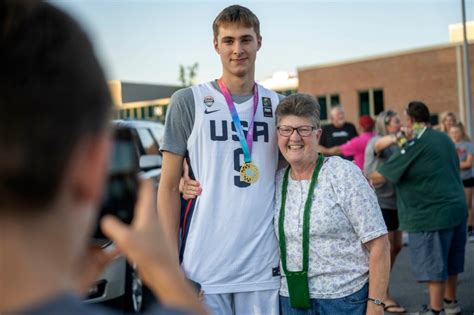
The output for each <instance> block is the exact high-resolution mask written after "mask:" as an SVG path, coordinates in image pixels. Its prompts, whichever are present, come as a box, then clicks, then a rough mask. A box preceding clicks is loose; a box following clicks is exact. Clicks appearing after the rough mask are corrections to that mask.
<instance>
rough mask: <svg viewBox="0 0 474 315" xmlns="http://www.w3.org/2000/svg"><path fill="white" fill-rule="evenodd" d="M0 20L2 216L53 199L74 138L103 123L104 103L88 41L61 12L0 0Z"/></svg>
mask: <svg viewBox="0 0 474 315" xmlns="http://www.w3.org/2000/svg"><path fill="white" fill-rule="evenodd" d="M0 23H1V24H0V69H1V70H0V112H1V113H2V114H1V115H0V147H1V150H2V153H1V154H0V211H1V212H0V214H2V212H4V211H6V209H11V210H12V211H14V210H15V209H13V208H14V207H16V208H17V209H18V208H22V209H25V210H22V211H27V210H26V209H37V208H40V207H45V206H47V205H48V203H50V202H51V201H52V200H53V199H54V198H55V196H56V193H57V190H58V188H59V186H60V183H61V181H62V177H63V176H64V171H65V168H66V166H67V163H68V162H69V161H70V160H71V158H72V152H73V150H74V149H75V147H76V146H77V144H78V143H79V141H80V139H83V137H87V136H91V135H95V134H99V132H101V131H103V130H104V129H105V128H106V125H107V123H106V122H107V120H108V118H109V112H110V108H111V106H110V105H111V100H110V95H109V90H108V87H107V84H106V81H105V77H104V73H103V72H102V69H101V67H100V66H99V63H98V61H97V59H96V57H95V55H94V52H93V49H92V46H91V43H90V42H89V40H88V38H87V36H86V35H85V34H84V32H83V31H82V29H81V28H80V27H79V26H78V25H77V24H76V23H75V22H74V21H73V20H72V19H71V18H70V17H69V16H67V15H66V14H64V13H63V12H61V11H60V10H58V9H56V8H55V7H53V6H52V5H50V4H48V3H44V2H39V1H0ZM16 211H17V210H16ZM30 211H31V210H30Z"/></svg>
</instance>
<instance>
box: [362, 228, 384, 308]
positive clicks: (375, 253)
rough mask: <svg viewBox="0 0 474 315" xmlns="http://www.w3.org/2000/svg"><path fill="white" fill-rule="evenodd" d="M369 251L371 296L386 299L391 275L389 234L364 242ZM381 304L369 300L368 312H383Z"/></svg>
mask: <svg viewBox="0 0 474 315" xmlns="http://www.w3.org/2000/svg"><path fill="white" fill-rule="evenodd" d="M364 245H365V247H367V249H368V251H369V298H372V299H377V300H381V301H382V302H384V301H385V299H386V298H387V297H386V292H387V287H388V280H389V277H390V243H389V241H388V236H387V234H384V235H382V236H379V237H377V238H375V239H373V240H371V241H368V242H367V243H365V244H364ZM383 313H384V309H383V306H381V305H376V304H375V303H373V302H372V301H367V314H383Z"/></svg>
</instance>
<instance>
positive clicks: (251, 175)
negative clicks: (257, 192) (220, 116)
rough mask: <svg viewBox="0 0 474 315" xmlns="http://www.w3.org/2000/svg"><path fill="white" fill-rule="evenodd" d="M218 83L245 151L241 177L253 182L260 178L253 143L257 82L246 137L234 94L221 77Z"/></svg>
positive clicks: (250, 182)
mask: <svg viewBox="0 0 474 315" xmlns="http://www.w3.org/2000/svg"><path fill="white" fill-rule="evenodd" d="M217 84H219V87H220V89H221V91H222V94H223V95H224V98H225V100H226V103H227V107H228V108H229V111H230V115H231V117H232V121H233V122H234V126H235V130H236V132H237V136H238V137H239V141H240V146H241V147H242V151H243V152H244V162H245V163H244V165H242V167H241V169H240V175H241V176H240V177H241V179H242V180H243V181H245V182H247V183H249V184H252V183H255V182H256V181H257V180H258V176H259V171H258V168H257V167H256V165H255V164H254V163H252V144H253V123H254V120H255V113H256V111H257V107H258V87H257V84H255V85H254V87H253V113H252V118H251V120H250V124H249V127H248V131H247V137H245V134H244V130H243V127H242V123H241V122H240V118H239V114H238V113H237V109H236V108H235V105H234V101H233V100H232V95H231V94H230V92H229V89H228V88H227V87H226V86H225V84H224V81H223V80H222V78H221V79H219V80H217Z"/></svg>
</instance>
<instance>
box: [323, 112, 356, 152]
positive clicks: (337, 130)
mask: <svg viewBox="0 0 474 315" xmlns="http://www.w3.org/2000/svg"><path fill="white" fill-rule="evenodd" d="M329 115H330V118H331V124H329V125H326V126H323V127H322V130H323V131H322V132H323V133H322V134H321V140H320V141H319V152H321V153H322V154H324V155H326V156H328V155H331V152H329V151H328V149H330V148H332V147H336V146H340V145H343V144H344V143H346V142H347V141H349V140H351V139H352V138H354V137H357V130H356V128H355V126H354V125H353V124H351V123H350V122H346V118H345V114H344V108H343V107H342V106H341V105H337V106H334V107H333V108H331V111H330V113H329ZM342 157H343V158H345V159H346V160H350V161H352V156H342Z"/></svg>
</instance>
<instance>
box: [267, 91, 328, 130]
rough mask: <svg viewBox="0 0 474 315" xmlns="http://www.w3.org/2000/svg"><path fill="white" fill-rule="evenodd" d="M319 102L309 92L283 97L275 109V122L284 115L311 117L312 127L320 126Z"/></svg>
mask: <svg viewBox="0 0 474 315" xmlns="http://www.w3.org/2000/svg"><path fill="white" fill-rule="evenodd" d="M319 113H320V107H319V103H318V101H317V100H316V98H314V97H313V96H311V95H309V94H303V93H296V94H292V95H289V96H287V97H285V98H284V99H283V100H282V101H281V102H280V104H278V107H277V109H276V113H275V115H276V122H277V124H278V123H279V122H280V120H281V119H282V118H283V117H285V116H298V117H306V118H309V119H311V123H312V124H313V126H314V127H316V128H319V127H320V126H321V123H320V118H319Z"/></svg>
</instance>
